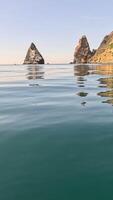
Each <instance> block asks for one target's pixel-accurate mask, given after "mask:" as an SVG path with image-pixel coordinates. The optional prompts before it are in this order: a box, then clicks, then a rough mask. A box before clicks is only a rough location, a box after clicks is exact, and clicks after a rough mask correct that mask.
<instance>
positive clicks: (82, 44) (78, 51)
mask: <svg viewBox="0 0 113 200" xmlns="http://www.w3.org/2000/svg"><path fill="white" fill-rule="evenodd" d="M95 52H96V50H93V51H92V52H91V50H90V46H89V43H88V40H87V37H86V36H82V38H81V39H80V40H79V44H78V45H77V47H76V48H75V53H74V63H88V62H89V59H91V57H92V56H93V55H94V54H95Z"/></svg>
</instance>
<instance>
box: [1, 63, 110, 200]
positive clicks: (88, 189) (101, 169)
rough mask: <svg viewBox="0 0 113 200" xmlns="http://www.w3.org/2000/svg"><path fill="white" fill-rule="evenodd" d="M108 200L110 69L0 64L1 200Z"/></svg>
mask: <svg viewBox="0 0 113 200" xmlns="http://www.w3.org/2000/svg"><path fill="white" fill-rule="evenodd" d="M75 199H77V200H83V199H84V200H101V199H102V200H106V199H113V66H112V65H103V66H102V65H101V66H97V65H75V66H74V65H44V66H43V65H42V66H41V65H40V66H18V65H17V66H0V200H75Z"/></svg>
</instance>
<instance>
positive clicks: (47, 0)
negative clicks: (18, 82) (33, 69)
mask: <svg viewBox="0 0 113 200" xmlns="http://www.w3.org/2000/svg"><path fill="white" fill-rule="evenodd" d="M112 10H113V0H108V1H105V0H94V1H92V0H0V64H11V63H12V64H13V63H17V64H19V63H22V62H23V60H24V57H25V55H26V52H27V49H28V47H29V46H30V43H31V42H34V43H35V44H36V46H37V48H38V49H39V51H40V52H41V54H42V55H43V57H44V59H45V61H46V62H49V63H69V62H71V61H72V60H73V54H74V48H75V45H76V44H77V42H78V40H79V38H80V37H81V36H82V35H86V36H87V37H88V39H89V43H90V45H91V48H97V47H98V45H99V44H100V42H101V40H102V39H103V37H104V36H105V35H106V34H108V33H110V32H111V31H113V11H112Z"/></svg>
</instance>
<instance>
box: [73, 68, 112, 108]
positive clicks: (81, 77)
mask: <svg viewBox="0 0 113 200" xmlns="http://www.w3.org/2000/svg"><path fill="white" fill-rule="evenodd" d="M74 75H75V77H77V78H76V80H77V84H78V87H82V88H83V89H82V91H80V92H78V93H77V95H78V96H80V97H82V98H83V97H86V96H87V95H88V93H87V92H85V89H84V88H85V87H86V84H87V85H88V86H90V82H91V80H90V82H89V80H88V76H89V77H90V76H92V81H93V76H94V75H101V76H102V77H101V78H99V79H97V80H96V81H98V82H99V85H98V88H103V89H104V91H101V92H98V93H97V95H98V96H100V97H102V98H103V97H105V98H107V97H108V98H110V99H107V100H102V103H108V104H112V105H113V65H102V66H101V65H99V66H94V65H93V66H91V65H89V66H87V65H78V66H75V67H74ZM108 89H110V90H108ZM91 92H92V91H91Z"/></svg>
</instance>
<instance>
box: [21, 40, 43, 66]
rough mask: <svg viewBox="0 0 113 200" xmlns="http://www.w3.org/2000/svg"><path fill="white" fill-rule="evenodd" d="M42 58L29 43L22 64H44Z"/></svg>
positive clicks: (32, 44)
mask: <svg viewBox="0 0 113 200" xmlns="http://www.w3.org/2000/svg"><path fill="white" fill-rule="evenodd" d="M44 63H45V62H44V58H43V57H42V55H41V54H40V52H39V51H38V49H37V48H36V46H35V44H34V43H31V46H30V48H29V49H28V52H27V55H26V58H25V60H24V64H44Z"/></svg>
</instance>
